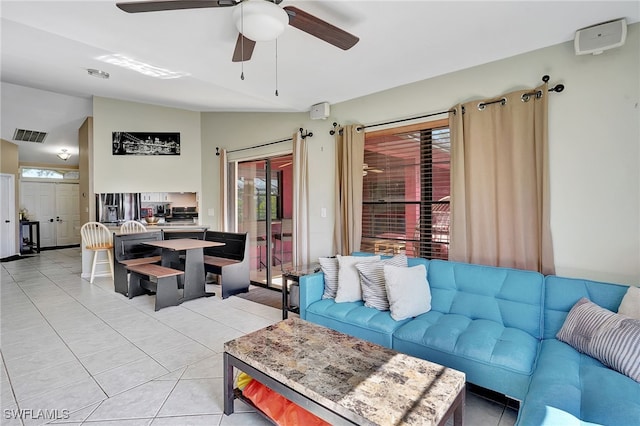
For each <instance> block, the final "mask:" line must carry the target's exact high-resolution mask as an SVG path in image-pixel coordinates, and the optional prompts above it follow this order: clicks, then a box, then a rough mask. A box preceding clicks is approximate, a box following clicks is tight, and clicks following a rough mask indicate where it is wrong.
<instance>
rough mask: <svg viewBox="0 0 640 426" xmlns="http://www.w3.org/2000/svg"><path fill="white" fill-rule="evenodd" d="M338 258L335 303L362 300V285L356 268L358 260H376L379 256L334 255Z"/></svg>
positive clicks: (378, 259)
mask: <svg viewBox="0 0 640 426" xmlns="http://www.w3.org/2000/svg"><path fill="white" fill-rule="evenodd" d="M336 257H337V258H338V291H337V292H336V299H335V301H336V302H337V303H341V302H357V301H358V300H362V287H361V286H360V275H359V274H358V270H357V269H356V263H359V262H378V261H380V256H340V255H337V256H336Z"/></svg>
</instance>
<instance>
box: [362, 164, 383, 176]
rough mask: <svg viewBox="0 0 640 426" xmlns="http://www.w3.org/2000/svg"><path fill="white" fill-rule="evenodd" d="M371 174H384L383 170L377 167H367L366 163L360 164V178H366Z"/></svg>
mask: <svg viewBox="0 0 640 426" xmlns="http://www.w3.org/2000/svg"><path fill="white" fill-rule="evenodd" d="M369 172H371V173H384V169H378V168H377V167H369V165H368V164H367V163H363V164H362V176H366V175H367V174H369Z"/></svg>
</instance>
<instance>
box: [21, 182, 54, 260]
mask: <svg viewBox="0 0 640 426" xmlns="http://www.w3.org/2000/svg"><path fill="white" fill-rule="evenodd" d="M20 199H21V201H20V207H21V208H25V209H27V211H28V213H27V215H28V218H29V220H34V221H39V222H40V248H45V247H55V246H56V226H57V224H56V184H55V183H49V182H22V184H21V185H20Z"/></svg>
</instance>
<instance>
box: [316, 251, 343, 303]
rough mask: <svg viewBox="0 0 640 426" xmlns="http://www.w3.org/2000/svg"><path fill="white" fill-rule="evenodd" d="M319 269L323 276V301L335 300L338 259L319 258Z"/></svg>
mask: <svg viewBox="0 0 640 426" xmlns="http://www.w3.org/2000/svg"><path fill="white" fill-rule="evenodd" d="M318 262H320V269H322V273H323V274H324V293H323V294H322V298H323V299H335V298H336V292H337V291H338V258H337V257H335V256H334V257H320V258H318Z"/></svg>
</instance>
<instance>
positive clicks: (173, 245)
mask: <svg viewBox="0 0 640 426" xmlns="http://www.w3.org/2000/svg"><path fill="white" fill-rule="evenodd" d="M143 244H146V245H149V246H154V247H160V248H163V249H168V250H175V251H179V250H192V249H198V248H205V247H219V246H223V245H224V243H219V242H217V241H206V240H195V239H192V238H176V239H173V240H159V241H145V242H144V243H143Z"/></svg>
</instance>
